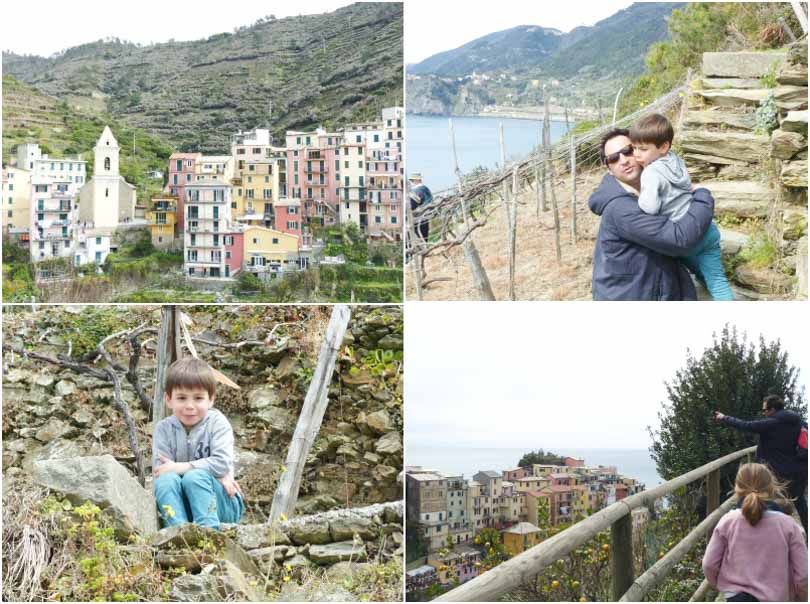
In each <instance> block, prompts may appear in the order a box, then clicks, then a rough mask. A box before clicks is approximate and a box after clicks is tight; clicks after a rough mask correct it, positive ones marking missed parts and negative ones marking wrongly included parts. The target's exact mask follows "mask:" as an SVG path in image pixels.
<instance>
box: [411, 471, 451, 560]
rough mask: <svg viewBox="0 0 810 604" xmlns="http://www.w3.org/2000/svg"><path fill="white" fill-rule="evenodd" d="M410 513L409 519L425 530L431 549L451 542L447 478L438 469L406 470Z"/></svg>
mask: <svg viewBox="0 0 810 604" xmlns="http://www.w3.org/2000/svg"><path fill="white" fill-rule="evenodd" d="M405 480H406V485H407V487H406V491H405V493H406V499H405V501H406V506H405V509H406V513H407V518H408V523H409V525H410V526H412V527H415V526H416V525H417V524H418V525H419V527H420V528H421V530H422V531H423V539H424V541H425V543H426V544H427V547H428V551H436V550H438V549H440V548H442V547H445V546H446V545H447V536H448V534H449V526H448V520H447V480H446V479H445V477H444V476H442V475H441V474H439V473H438V472H433V471H424V470H423V471H415V472H412V473H406V475H405Z"/></svg>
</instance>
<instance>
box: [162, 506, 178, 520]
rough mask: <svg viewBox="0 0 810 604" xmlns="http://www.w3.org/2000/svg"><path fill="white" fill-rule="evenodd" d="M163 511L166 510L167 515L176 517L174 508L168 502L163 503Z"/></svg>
mask: <svg viewBox="0 0 810 604" xmlns="http://www.w3.org/2000/svg"><path fill="white" fill-rule="evenodd" d="M163 511H164V512H166V516H168V517H169V518H174V515H175V514H174V509H173V508H172V506H170V505H169V504H168V503H165V504H163Z"/></svg>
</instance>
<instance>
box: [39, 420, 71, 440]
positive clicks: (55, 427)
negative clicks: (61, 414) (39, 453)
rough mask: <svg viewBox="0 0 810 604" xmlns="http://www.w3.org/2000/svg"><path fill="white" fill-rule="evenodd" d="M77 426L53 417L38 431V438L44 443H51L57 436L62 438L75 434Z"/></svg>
mask: <svg viewBox="0 0 810 604" xmlns="http://www.w3.org/2000/svg"><path fill="white" fill-rule="evenodd" d="M75 432H76V428H74V427H73V426H72V425H70V424H68V423H67V422H63V421H62V420H61V419H58V418H55V417H54V418H51V419H50V420H48V421H47V422H46V423H45V425H44V426H42V427H41V428H40V429H39V430H37V433H36V439H37V440H38V441H40V442H43V443H49V442H51V441H52V440H56V439H57V438H62V437H64V436H68V435H70V434H74V433H75Z"/></svg>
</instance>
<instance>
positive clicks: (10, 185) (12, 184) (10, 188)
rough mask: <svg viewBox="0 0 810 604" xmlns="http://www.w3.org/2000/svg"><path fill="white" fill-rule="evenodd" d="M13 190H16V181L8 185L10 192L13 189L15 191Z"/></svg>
mask: <svg viewBox="0 0 810 604" xmlns="http://www.w3.org/2000/svg"><path fill="white" fill-rule="evenodd" d="M13 190H14V183H9V185H8V191H9V193H10V192H11V191H13Z"/></svg>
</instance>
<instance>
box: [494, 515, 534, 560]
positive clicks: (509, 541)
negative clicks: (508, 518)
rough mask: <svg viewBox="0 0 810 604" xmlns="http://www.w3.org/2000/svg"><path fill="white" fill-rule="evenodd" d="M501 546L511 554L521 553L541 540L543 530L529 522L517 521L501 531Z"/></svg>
mask: <svg viewBox="0 0 810 604" xmlns="http://www.w3.org/2000/svg"><path fill="white" fill-rule="evenodd" d="M502 536H503V546H504V549H506V551H508V552H509V553H510V554H512V555H513V556H517V555H518V554H522V553H523V552H525V551H526V550H528V549H531V548H532V547H534V546H535V545H537V544H538V543H540V542H541V541H542V540H543V532H542V531H541V530H540V529H539V528H537V527H536V526H535V525H534V524H532V523H531V522H519V523H518V524H516V525H515V526H512V527H510V528H508V529H506V530H504V531H503V532H502Z"/></svg>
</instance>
